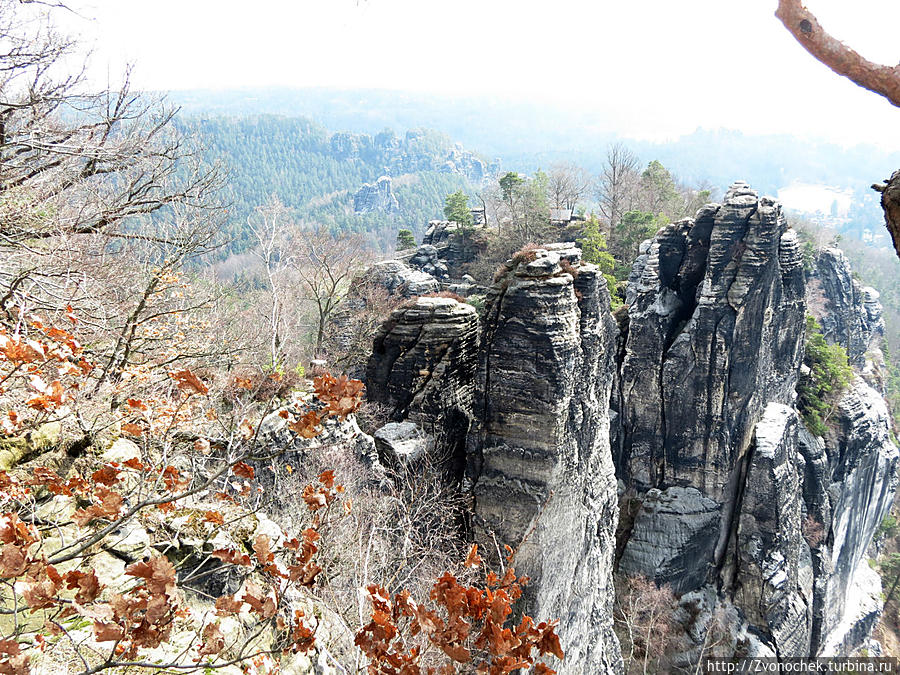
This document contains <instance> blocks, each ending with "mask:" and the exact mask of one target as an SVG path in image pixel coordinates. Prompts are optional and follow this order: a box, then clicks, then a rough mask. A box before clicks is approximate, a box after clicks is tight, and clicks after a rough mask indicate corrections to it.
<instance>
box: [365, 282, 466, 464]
mask: <svg viewBox="0 0 900 675" xmlns="http://www.w3.org/2000/svg"><path fill="white" fill-rule="evenodd" d="M478 331H479V321H478V315H477V313H476V311H475V308H474V307H473V306H472V305H468V304H466V303H461V302H458V301H456V300H454V299H452V298H440V297H425V298H423V297H420V298H417V299H416V300H415V302H412V303H411V304H407V305H404V306H401V307H400V308H399V309H397V310H395V311H394V312H393V313H392V314H391V316H390V318H389V319H388V320H387V321H385V322H384V323H383V324H382V325H381V327H380V328H379V329H378V331H377V332H376V334H375V338H374V340H373V346H372V354H371V356H370V357H369V362H368V365H367V368H366V387H367V395H368V398H369V400H372V401H376V402H378V403H382V404H385V405H387V406H389V408H390V410H391V419H393V420H394V421H398V422H399V421H403V420H409V421H411V422H415V423H416V424H418V425H419V426H421V427H422V428H423V429H424V430H425V431H426V432H427V433H428V434H429V435H431V436H433V437H434V439H435V450H436V455H437V456H436V458H435V459H437V460H439V461H440V462H441V463H443V464H445V466H446V468H447V469H448V470H450V471H451V472H452V474H453V475H454V476H455V478H456V479H457V480H458V479H459V478H461V476H462V469H463V461H464V445H465V438H466V433H467V432H468V429H469V424H470V420H471V417H472V404H473V399H474V395H475V369H476V365H477V342H478Z"/></svg>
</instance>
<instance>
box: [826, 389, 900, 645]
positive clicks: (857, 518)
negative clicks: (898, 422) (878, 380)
mask: <svg viewBox="0 0 900 675" xmlns="http://www.w3.org/2000/svg"><path fill="white" fill-rule="evenodd" d="M839 416H840V419H839V426H840V434H839V435H838V438H837V442H836V447H826V449H825V450H826V453H827V454H828V463H827V467H828V471H827V473H826V476H825V477H826V481H827V486H826V487H827V491H826V492H825V495H824V497H825V499H827V501H828V505H827V508H828V509H829V510H830V511H831V518H830V520H828V521H826V523H827V524H828V525H829V536H828V538H827V540H826V542H825V545H824V546H823V547H822V550H821V551H820V552H819V554H820V556H821V565H820V568H821V569H820V572H819V575H818V578H817V585H818V586H819V587H820V589H821V598H820V603H819V606H818V609H820V611H819V612H817V617H816V619H817V623H816V638H817V645H818V648H819V651H820V652H821V653H823V654H843V653H848V651H850V650H852V649H855V648H858V647H859V646H861V645H862V644H863V643H864V642H865V639H866V638H867V637H868V635H869V634H870V633H871V630H872V628H874V626H875V624H876V623H877V622H878V617H879V616H880V614H881V602H880V597H879V596H880V591H881V584H880V583H879V582H878V576H877V574H876V575H874V578H873V576H872V570H871V568H870V567H869V564H868V559H867V555H866V549H868V547H869V544H870V543H871V542H872V537H873V536H874V534H875V531H876V529H877V528H878V526H879V525H880V524H881V520H882V519H883V518H884V516H885V515H886V514H887V512H888V511H889V509H890V507H891V503H892V502H893V499H894V492H895V491H896V489H897V482H898V467H900V453H898V450H897V448H896V447H895V446H894V444H893V443H892V442H891V440H890V418H889V416H888V411H887V406H886V404H885V402H884V399H883V398H882V397H881V395H880V394H879V393H878V392H877V391H875V390H874V389H872V388H871V387H870V386H869V385H867V384H866V383H865V382H863V381H862V379H860V378H857V380H856V381H855V383H854V384H853V386H852V387H851V388H850V389H849V390H848V391H847V393H846V394H845V395H844V397H843V399H842V400H841V403H840V409H839ZM873 600H874V602H873ZM873 607H875V610H876V611H873Z"/></svg>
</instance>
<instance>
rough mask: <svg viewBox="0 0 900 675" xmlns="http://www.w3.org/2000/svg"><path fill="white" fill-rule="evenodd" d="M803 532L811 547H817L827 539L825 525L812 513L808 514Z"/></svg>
mask: <svg viewBox="0 0 900 675" xmlns="http://www.w3.org/2000/svg"><path fill="white" fill-rule="evenodd" d="M801 532H802V533H803V538H804V539H806V543H807V544H809V546H810V548H817V547H818V546H819V544H821V543H822V542H823V541H824V540H825V527H824V526H823V525H822V523H820V522H819V521H818V520H817V519H816V518H815V517H814V516H813V515H812V514H809V515H808V516H806V520H804V521H803V525H802V526H801Z"/></svg>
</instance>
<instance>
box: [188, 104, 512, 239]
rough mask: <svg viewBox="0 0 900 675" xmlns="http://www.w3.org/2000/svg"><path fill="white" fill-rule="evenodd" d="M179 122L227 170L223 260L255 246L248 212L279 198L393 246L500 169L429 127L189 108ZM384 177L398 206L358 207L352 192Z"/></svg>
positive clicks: (307, 215)
mask: <svg viewBox="0 0 900 675" xmlns="http://www.w3.org/2000/svg"><path fill="white" fill-rule="evenodd" d="M177 123H178V126H179V127H180V128H181V130H182V131H184V132H186V133H187V134H189V135H190V136H192V137H193V138H195V139H197V140H198V141H199V142H200V144H201V145H202V146H203V147H204V149H205V151H206V154H207V157H208V159H209V160H211V161H218V162H220V163H221V164H222V165H223V166H224V168H225V169H226V171H227V172H228V174H229V183H228V191H229V194H228V197H229V201H230V203H231V206H230V209H229V224H228V232H227V234H228V236H229V238H230V240H231V243H230V244H229V246H228V247H227V248H226V249H223V252H222V255H223V256H225V255H227V254H228V253H239V252H242V251H244V250H246V249H247V248H248V247H249V246H251V245H252V242H251V234H250V232H249V230H248V228H247V227H246V221H247V217H248V216H249V215H250V214H252V213H253V211H254V209H255V208H256V207H258V206H261V205H263V204H265V203H266V202H267V201H268V200H269V198H270V197H271V196H273V195H274V196H275V197H277V198H278V199H279V200H280V201H281V202H282V203H284V204H285V205H286V206H288V207H290V208H291V209H292V210H293V213H294V215H295V217H296V219H297V220H300V221H306V222H311V223H316V224H318V225H323V226H326V227H329V228H331V229H333V230H336V231H337V230H341V231H353V232H361V233H366V234H367V235H368V236H369V238H370V239H371V240H372V241H373V242H375V243H376V244H377V245H378V246H380V247H381V248H382V249H387V248H389V247H390V245H391V243H392V242H393V241H394V239H395V237H396V233H397V230H398V229H399V228H401V227H404V228H409V229H412V230H413V231H414V232H418V233H421V230H422V228H423V227H424V225H425V224H426V223H427V222H428V220H430V219H433V218H438V217H442V209H443V205H444V198H445V197H446V195H447V194H449V193H451V192H455V191H456V190H460V189H463V190H467V191H470V192H471V191H474V190H475V189H476V188H478V187H480V185H481V184H482V182H483V181H484V180H485V178H486V176H488V175H489V174H491V173H492V172H495V171H496V170H497V166H496V165H494V166H491V165H490V164H489V163H488V162H486V161H484V160H483V159H482V158H480V157H478V156H477V155H475V154H474V153H472V152H468V151H466V150H464V149H463V148H462V147H461V146H459V145H458V144H454V143H453V142H452V141H451V140H450V139H449V138H448V137H447V136H445V135H443V134H440V133H437V132H434V131H429V130H423V129H415V130H408V131H406V132H405V133H403V134H402V135H399V136H398V135H396V134H394V132H393V131H391V130H385V131H382V132H380V133H377V134H375V135H369V134H362V133H350V132H337V133H331V132H329V131H328V130H327V129H326V128H325V127H324V126H322V125H320V124H318V123H316V122H313V121H312V120H310V119H307V118H302V117H290V118H288V117H281V116H276V115H249V116H242V117H234V116H228V117H226V116H219V115H215V116H194V115H189V114H184V113H182V115H181V117H180V118H179V119H178V122H177ZM383 176H389V177H391V178H392V180H391V182H390V184H391V190H392V191H393V196H394V197H395V198H396V202H395V206H394V207H393V208H391V209H384V210H379V209H377V208H376V209H374V210H373V209H365V210H366V212H365V213H360V212H357V211H356V210H355V209H354V195H355V194H356V193H357V192H358V191H360V190H361V188H363V186H364V185H366V184H369V185H374V184H375V183H376V182H377V181H378V179H379V178H381V177H383ZM383 184H384V183H382V185H383Z"/></svg>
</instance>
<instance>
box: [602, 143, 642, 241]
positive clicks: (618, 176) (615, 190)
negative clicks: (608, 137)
mask: <svg viewBox="0 0 900 675" xmlns="http://www.w3.org/2000/svg"><path fill="white" fill-rule="evenodd" d="M638 166H639V165H638V158H637V157H636V156H635V155H634V153H632V152H631V150H629V149H628V148H627V147H625V146H624V145H623V144H622V143H613V144H612V145H610V146H609V147H608V148H607V150H606V164H605V165H604V167H603V171H602V172H601V173H600V176H599V178H598V181H597V196H598V198H599V199H600V211H601V212H602V213H603V216H604V217H605V218H606V219H607V220H608V221H609V225H610V228H612V227H615V226H616V225H617V224H618V222H619V220H620V219H621V218H622V214H623V213H624V212H625V211H627V210H629V208H630V204H631V200H632V197H633V195H634V192H635V189H636V187H637V185H638V182H639V181H640V173H639V172H638Z"/></svg>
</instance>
